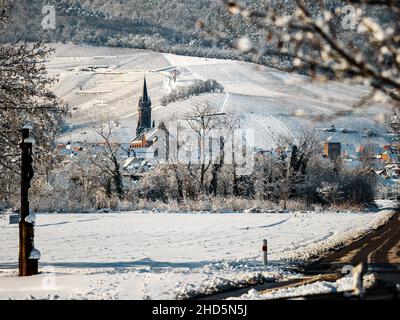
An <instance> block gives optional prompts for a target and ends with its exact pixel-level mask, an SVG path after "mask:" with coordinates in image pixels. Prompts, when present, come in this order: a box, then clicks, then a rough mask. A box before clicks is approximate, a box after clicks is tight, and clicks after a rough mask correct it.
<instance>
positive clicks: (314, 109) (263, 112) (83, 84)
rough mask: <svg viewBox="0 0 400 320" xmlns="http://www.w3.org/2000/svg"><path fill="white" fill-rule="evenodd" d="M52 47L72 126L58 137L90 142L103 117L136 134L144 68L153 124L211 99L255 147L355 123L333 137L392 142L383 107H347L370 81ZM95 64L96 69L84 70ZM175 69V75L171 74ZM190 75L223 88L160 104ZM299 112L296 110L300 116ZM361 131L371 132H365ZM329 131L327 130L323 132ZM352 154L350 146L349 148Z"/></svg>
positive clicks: (124, 136)
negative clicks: (252, 135) (251, 136)
mask: <svg viewBox="0 0 400 320" xmlns="http://www.w3.org/2000/svg"><path fill="white" fill-rule="evenodd" d="M56 49H57V50H56V53H55V54H54V55H53V56H52V57H51V58H50V60H49V62H48V63H47V68H48V69H49V71H50V73H51V74H58V75H59V76H60V81H59V82H58V83H57V84H56V85H55V88H54V90H55V93H56V94H57V95H58V96H59V97H60V98H62V99H63V100H64V101H65V102H67V103H68V104H69V106H70V107H71V111H72V116H71V118H67V119H66V121H67V123H68V125H69V126H70V127H69V131H67V132H65V133H64V134H63V135H61V136H60V137H59V140H60V141H64V142H67V141H72V142H79V141H81V142H85V141H87V142H92V141H95V140H98V138H96V135H94V134H93V130H92V129H91V126H92V123H93V122H96V121H99V119H101V118H105V117H107V118H111V119H114V120H119V122H120V124H121V126H120V127H119V130H118V132H117V133H116V139H117V140H118V141H119V142H122V143H127V142H130V141H131V140H132V139H133V138H134V135H135V129H136V123H137V105H138V101H139V97H140V95H141V93H142V84H143V76H144V75H145V74H146V77H147V80H148V85H149V94H150V96H151V98H152V102H153V116H154V118H155V120H156V122H157V123H159V122H160V121H165V122H168V121H169V120H171V119H172V117H173V115H174V114H176V115H177V116H178V117H181V118H182V117H184V115H185V114H186V113H188V112H190V111H191V110H192V108H193V105H194V104H195V103H198V102H201V103H209V104H210V105H213V106H215V107H216V108H218V109H219V110H220V111H224V112H228V113H229V112H233V113H236V114H238V115H239V116H240V118H241V120H242V124H243V127H244V128H247V129H254V130H255V132H257V133H258V134H257V137H256V141H255V144H256V147H262V148H271V147H274V146H275V141H276V139H277V137H278V136H279V135H281V134H284V135H292V136H293V137H294V138H297V137H298V136H299V135H300V134H301V132H302V130H303V129H308V130H311V131H314V132H316V133H318V132H320V130H319V129H321V128H327V127H330V126H331V125H332V124H333V125H335V126H336V127H337V128H348V129H352V130H356V131H357V133H352V134H341V133H338V134H337V135H338V136H337V137H336V139H339V140H340V141H342V143H343V148H344V149H348V148H347V147H346V145H349V149H351V148H353V146H352V145H354V147H355V148H358V146H359V145H360V144H366V143H378V144H380V145H385V144H388V143H390V137H388V136H387V135H386V134H387V127H386V126H385V125H384V124H382V120H383V114H384V113H386V112H389V110H390V109H388V106H384V105H382V104H380V103H373V104H372V105H370V106H369V108H359V109H357V110H354V109H352V107H351V106H352V105H353V104H354V103H355V102H356V101H358V100H359V99H360V98H362V97H364V96H366V95H367V94H368V88H366V87H361V86H354V85H352V86H350V85H345V84H341V83H335V82H330V83H327V84H316V83H310V82H309V81H307V79H306V78H304V77H301V76H298V75H295V74H287V73H284V72H279V71H277V70H274V69H271V68H267V67H264V66H259V65H255V64H251V63H245V62H239V61H231V60H218V59H206V58H196V57H185V56H177V55H173V54H162V53H156V52H148V51H143V50H133V49H118V48H97V47H96V48H93V47H88V46H74V45H56ZM93 66H95V67H96V69H90V68H89V69H87V67H93ZM174 70H176V71H177V72H178V77H177V81H176V82H174V81H173V80H172V76H171V75H172V73H171V72H173V71H174ZM195 79H202V80H207V79H215V80H217V81H218V82H220V83H221V84H222V85H223V86H224V88H225V93H221V94H204V95H201V96H199V97H193V98H190V99H188V100H185V101H180V102H176V103H172V104H170V105H168V106H161V105H160V99H161V98H162V97H163V96H164V95H166V94H168V93H169V92H171V90H172V89H174V88H175V87H177V86H187V85H188V84H190V83H191V82H192V81H193V80H195ZM349 110H352V111H354V112H355V113H354V114H352V115H347V116H346V117H339V118H335V119H333V120H329V121H327V120H326V121H325V120H324V121H311V120H310V119H311V118H314V117H316V116H325V117H329V116H332V115H333V114H334V113H336V112H346V111H349ZM299 115H301V117H299ZM364 130H371V131H373V132H374V133H376V136H375V137H372V138H367V137H364ZM321 135H322V138H328V137H329V136H331V135H332V134H329V133H324V134H321ZM349 153H353V152H352V150H349Z"/></svg>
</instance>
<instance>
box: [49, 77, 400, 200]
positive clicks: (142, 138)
mask: <svg viewBox="0 0 400 320" xmlns="http://www.w3.org/2000/svg"><path fill="white" fill-rule="evenodd" d="M151 107H152V102H151V98H150V96H149V95H148V89H147V83H146V79H144V84H143V94H142V96H141V98H140V100H139V105H138V111H139V117H138V124H137V129H136V137H135V138H134V139H133V140H132V141H131V142H130V143H125V144H121V148H120V149H119V154H118V156H119V158H120V161H121V164H122V171H123V177H124V179H125V181H130V182H135V181H139V180H140V179H141V177H142V176H143V175H144V174H145V173H146V172H148V171H150V170H152V168H154V167H156V166H157V165H159V164H160V163H165V154H163V155H161V153H163V152H165V148H166V147H165V131H164V130H165V128H164V129H160V125H158V126H156V122H155V120H154V119H153V118H152V108H151ZM398 123H399V119H398V116H397V115H396V114H394V115H393V116H392V119H391V121H390V122H389V123H388V134H387V136H388V137H389V139H387V140H390V141H392V142H391V143H387V144H378V143H365V144H359V145H355V144H354V143H346V142H347V141H346V140H347V139H343V136H348V135H351V134H361V135H362V136H363V137H365V138H372V137H374V136H375V133H374V132H373V131H371V130H368V129H365V130H364V132H361V133H360V132H357V131H355V130H352V129H351V128H336V127H335V126H334V125H332V126H331V127H329V128H318V129H317V131H319V132H320V133H323V134H321V136H322V135H323V136H328V138H322V139H323V140H322V143H323V150H322V153H321V158H322V159H325V161H330V162H334V163H336V164H338V165H341V166H342V167H345V168H348V169H355V168H358V167H360V166H362V165H366V164H367V165H368V166H369V167H370V168H371V171H372V172H373V175H374V177H375V179H376V190H375V192H376V197H377V198H383V199H386V198H394V197H397V196H398V194H399V191H400V167H399V154H400V144H399V140H400V136H399V134H398V132H400V128H398V127H397V125H398ZM92 147H94V145H92ZM84 148H85V146H84V144H82V143H79V142H67V143H59V144H58V145H57V153H58V154H59V155H60V156H63V157H66V158H70V159H72V158H74V157H76V156H77V155H79V154H80V153H81V152H83V151H84ZM160 149H162V150H163V151H161V150H160ZM290 152H291V148H290V146H289V147H288V148H287V149H285V150H280V149H279V148H276V149H273V150H261V149H256V150H254V153H268V154H270V155H276V156H280V155H282V154H283V153H285V154H286V155H287V156H288V155H289V154H290ZM167 160H168V159H167Z"/></svg>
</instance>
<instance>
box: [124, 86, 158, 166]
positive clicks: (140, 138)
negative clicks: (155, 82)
mask: <svg viewBox="0 0 400 320" xmlns="http://www.w3.org/2000/svg"><path fill="white" fill-rule="evenodd" d="M138 111H139V117H138V124H137V127H136V137H135V139H133V141H132V142H131V145H130V148H131V151H133V154H134V156H135V157H137V158H147V159H148V158H154V156H155V153H156V150H154V149H155V148H154V145H155V143H156V142H157V140H158V135H157V132H158V129H157V128H155V121H154V120H153V119H152V114H151V111H152V110H151V99H150V96H149V94H148V91H147V82H146V78H144V83H143V94H142V96H141V97H140V99H139V108H138Z"/></svg>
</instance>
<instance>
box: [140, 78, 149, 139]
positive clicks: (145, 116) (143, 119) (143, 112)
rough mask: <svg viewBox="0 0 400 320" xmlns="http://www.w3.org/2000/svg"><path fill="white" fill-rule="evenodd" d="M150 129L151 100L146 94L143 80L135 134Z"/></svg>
mask: <svg viewBox="0 0 400 320" xmlns="http://www.w3.org/2000/svg"><path fill="white" fill-rule="evenodd" d="M151 127H152V122H151V99H150V97H149V95H148V93H147V83H146V78H144V84H143V95H142V97H141V98H140V100H139V121H138V125H137V128H136V134H137V135H139V134H141V133H142V132H143V131H144V130H146V129H150V128H151Z"/></svg>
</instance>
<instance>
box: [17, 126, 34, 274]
mask: <svg viewBox="0 0 400 320" xmlns="http://www.w3.org/2000/svg"><path fill="white" fill-rule="evenodd" d="M31 129H32V126H30V125H25V126H24V127H23V128H22V140H21V143H20V148H21V150H22V158H21V209H20V222H19V276H20V277H24V276H32V275H35V274H38V260H39V257H38V251H37V250H36V249H35V247H34V242H33V238H34V219H26V218H27V217H28V216H30V213H29V198H28V192H29V189H30V187H31V180H32V177H33V167H32V163H33V159H32V148H33V143H34V140H33V139H32V138H30V136H29V131H30V130H31ZM26 220H28V221H26Z"/></svg>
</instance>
